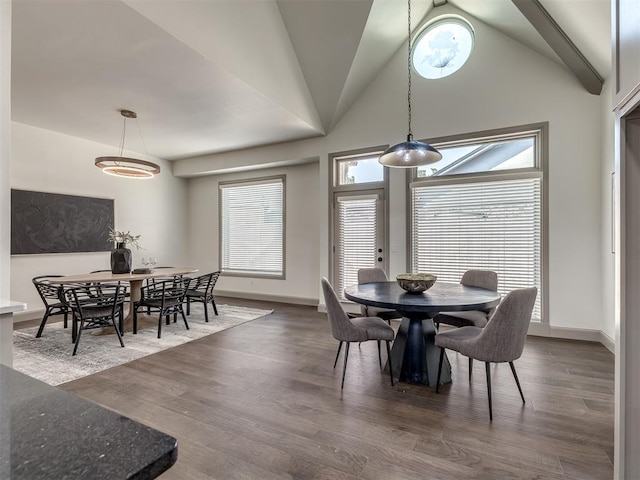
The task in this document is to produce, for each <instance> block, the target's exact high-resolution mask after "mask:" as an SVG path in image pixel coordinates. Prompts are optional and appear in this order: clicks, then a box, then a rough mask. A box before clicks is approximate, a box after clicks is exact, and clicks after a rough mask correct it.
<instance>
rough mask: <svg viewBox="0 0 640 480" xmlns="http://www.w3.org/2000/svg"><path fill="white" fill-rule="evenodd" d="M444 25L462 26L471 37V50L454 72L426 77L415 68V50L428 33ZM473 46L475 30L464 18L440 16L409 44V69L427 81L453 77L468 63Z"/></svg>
mask: <svg viewBox="0 0 640 480" xmlns="http://www.w3.org/2000/svg"><path fill="white" fill-rule="evenodd" d="M445 24H456V25H459V26H462V27H463V28H464V29H465V30H467V31H468V32H469V36H470V37H471V48H470V49H469V53H468V54H467V56H466V58H465V59H464V61H462V63H461V64H460V65H459V66H458V67H457V68H456V69H455V70H452V71H450V72H448V73H446V74H445V75H441V76H437V77H436V76H434V77H430V76H426V75H424V74H423V73H421V72H420V70H419V69H418V68H417V67H416V63H415V55H416V48H417V46H418V45H419V44H420V42H421V41H422V39H423V38H424V37H425V36H426V35H427V34H428V33H430V32H432V31H433V30H435V29H436V28H439V27H441V26H442V25H445ZM475 44H476V33H475V30H474V28H473V25H472V24H471V22H469V21H468V20H467V19H466V18H464V17H459V16H453V15H446V16H440V17H438V18H436V19H434V20H433V21H431V22H429V23H428V24H427V25H425V27H424V28H422V30H421V31H420V33H418V35H416V37H415V40H413V42H412V44H411V69H412V70H413V71H414V72H415V73H416V74H417V75H419V76H420V77H421V78H425V79H427V80H438V79H441V78H447V77H449V76H451V75H453V74H454V73H456V72H457V71H458V70H460V69H461V68H462V67H464V66H465V64H466V63H467V62H468V61H469V58H470V57H471V54H472V53H473V49H474V48H475Z"/></svg>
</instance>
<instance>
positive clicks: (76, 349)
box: [71, 319, 84, 356]
mask: <svg viewBox="0 0 640 480" xmlns="http://www.w3.org/2000/svg"><path fill="white" fill-rule="evenodd" d="M83 327H84V319H80V328H79V329H78V334H77V335H76V344H75V346H74V347H73V353H72V354H71V355H72V356H73V355H75V354H76V352H77V351H78V345H80V336H81V335H82V328H83Z"/></svg>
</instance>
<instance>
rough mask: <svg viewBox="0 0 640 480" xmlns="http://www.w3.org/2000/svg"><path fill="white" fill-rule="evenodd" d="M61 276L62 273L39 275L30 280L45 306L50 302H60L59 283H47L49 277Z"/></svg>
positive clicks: (60, 289) (60, 288)
mask: <svg viewBox="0 0 640 480" xmlns="http://www.w3.org/2000/svg"><path fill="white" fill-rule="evenodd" d="M56 277H62V275H40V276H38V277H33V278H32V279H31V281H32V282H33V285H34V286H35V287H36V290H37V291H38V295H40V298H41V299H42V301H43V302H44V305H45V307H48V306H49V305H51V304H52V303H58V302H60V292H61V291H62V286H61V285H53V284H51V283H49V281H48V279H49V278H56Z"/></svg>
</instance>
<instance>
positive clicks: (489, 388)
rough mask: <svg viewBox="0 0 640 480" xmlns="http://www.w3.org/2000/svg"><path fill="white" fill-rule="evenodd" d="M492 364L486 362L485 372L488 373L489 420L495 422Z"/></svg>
mask: <svg viewBox="0 0 640 480" xmlns="http://www.w3.org/2000/svg"><path fill="white" fill-rule="evenodd" d="M490 366H491V363H490V362H484V367H485V370H486V371H487V397H488V398H489V420H493V409H492V407H491V368H490Z"/></svg>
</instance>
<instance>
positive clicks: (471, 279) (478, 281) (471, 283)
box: [460, 270, 498, 292]
mask: <svg viewBox="0 0 640 480" xmlns="http://www.w3.org/2000/svg"><path fill="white" fill-rule="evenodd" d="M460 283H461V284H462V285H466V286H467V287H478V288H484V289H486V290H492V291H494V292H497V291H498V274H497V273H496V272H493V271H491V270H467V271H466V272H464V274H463V275H462V278H461V279H460Z"/></svg>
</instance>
